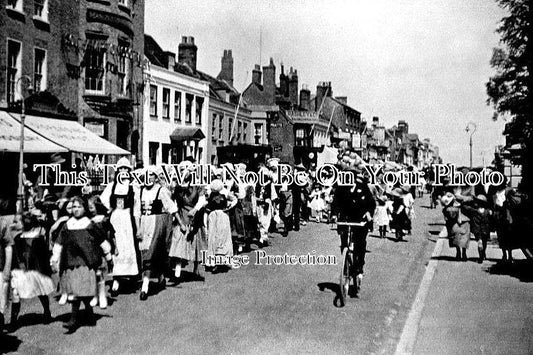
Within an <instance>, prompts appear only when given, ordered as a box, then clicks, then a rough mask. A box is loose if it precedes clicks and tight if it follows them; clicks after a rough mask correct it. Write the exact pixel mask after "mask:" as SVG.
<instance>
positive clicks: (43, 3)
mask: <svg viewBox="0 0 533 355" xmlns="http://www.w3.org/2000/svg"><path fill="white" fill-rule="evenodd" d="M21 2H22V1H21ZM33 15H34V17H36V18H38V19H39V20H42V21H46V22H48V0H34V2H33Z"/></svg>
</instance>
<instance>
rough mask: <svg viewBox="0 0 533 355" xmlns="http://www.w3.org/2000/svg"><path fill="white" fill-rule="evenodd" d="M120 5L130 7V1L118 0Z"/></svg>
mask: <svg viewBox="0 0 533 355" xmlns="http://www.w3.org/2000/svg"><path fill="white" fill-rule="evenodd" d="M118 3H119V5H122V6H128V0H118Z"/></svg>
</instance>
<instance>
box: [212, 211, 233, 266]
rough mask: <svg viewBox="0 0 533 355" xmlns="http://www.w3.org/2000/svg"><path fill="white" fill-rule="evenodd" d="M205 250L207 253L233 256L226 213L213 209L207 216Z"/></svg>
mask: <svg viewBox="0 0 533 355" xmlns="http://www.w3.org/2000/svg"><path fill="white" fill-rule="evenodd" d="M207 231H208V234H207V251H208V254H209V255H225V256H233V244H232V242H231V227H230V222H229V217H228V215H227V214H226V213H225V212H224V211H221V210H214V211H212V212H211V213H209V216H208V217H207Z"/></svg>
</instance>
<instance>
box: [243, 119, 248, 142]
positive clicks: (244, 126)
mask: <svg viewBox="0 0 533 355" xmlns="http://www.w3.org/2000/svg"><path fill="white" fill-rule="evenodd" d="M247 133H248V123H246V122H243V124H242V141H243V143H247V140H246V138H247V136H248V134H247Z"/></svg>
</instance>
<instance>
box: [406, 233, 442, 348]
mask: <svg viewBox="0 0 533 355" xmlns="http://www.w3.org/2000/svg"><path fill="white" fill-rule="evenodd" d="M443 232H445V231H444V229H443ZM443 232H441V233H440V234H439V239H438V240H437V243H436V245H435V249H433V254H432V256H431V259H430V260H429V262H428V265H427V267H426V271H425V273H424V277H423V278H422V281H421V282H420V287H419V288H418V291H417V293H416V297H415V300H414V302H413V305H412V306H411V309H410V311H409V315H408V316H407V320H406V321H405V325H404V327H403V331H402V335H401V336H400V341H399V342H398V345H397V346H396V352H395V355H408V354H412V353H413V351H414V346H415V342H416V336H417V334H418V328H419V326H420V320H421V319H422V311H423V309H424V304H425V301H426V296H427V294H428V292H429V287H430V286H431V281H432V280H433V277H434V276H435V271H436V269H437V264H438V262H439V260H438V257H439V256H440V254H441V252H442V247H443V245H444V241H445V240H447V239H446V238H444V237H442V234H443Z"/></svg>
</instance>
